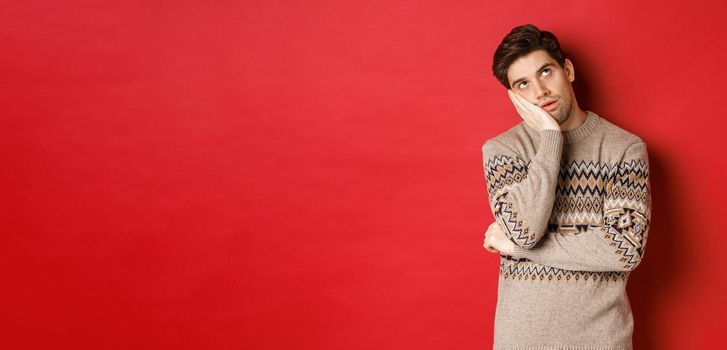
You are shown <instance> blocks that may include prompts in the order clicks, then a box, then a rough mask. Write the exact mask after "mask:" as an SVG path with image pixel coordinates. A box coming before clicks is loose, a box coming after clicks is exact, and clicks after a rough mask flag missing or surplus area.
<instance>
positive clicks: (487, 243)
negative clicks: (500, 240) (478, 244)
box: [482, 237, 497, 253]
mask: <svg viewBox="0 0 727 350" xmlns="http://www.w3.org/2000/svg"><path fill="white" fill-rule="evenodd" d="M491 241H492V239H491V238H490V237H487V238H485V243H484V244H483V245H482V246H483V247H485V249H487V251H488V252H490V253H494V252H497V249H495V247H494V246H493V245H492V242H491Z"/></svg>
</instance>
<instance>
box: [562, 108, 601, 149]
mask: <svg viewBox="0 0 727 350" xmlns="http://www.w3.org/2000/svg"><path fill="white" fill-rule="evenodd" d="M600 119H601V117H600V116H599V115H598V114H596V113H593V112H591V111H586V120H585V121H583V124H581V125H579V126H578V127H577V128H575V129H573V130H569V131H561V134H563V142H565V143H574V142H576V141H579V140H582V139H584V138H586V137H588V135H590V134H591V133H592V132H593V130H596V127H598V122H599V121H600Z"/></svg>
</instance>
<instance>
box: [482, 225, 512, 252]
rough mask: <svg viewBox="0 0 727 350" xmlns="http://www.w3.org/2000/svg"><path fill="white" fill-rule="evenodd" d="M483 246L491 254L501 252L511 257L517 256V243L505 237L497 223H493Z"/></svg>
mask: <svg viewBox="0 0 727 350" xmlns="http://www.w3.org/2000/svg"><path fill="white" fill-rule="evenodd" d="M483 246H484V247H485V249H487V250H488V251H489V252H491V253H494V252H500V253H502V254H505V255H509V256H514V255H515V243H513V241H511V240H510V239H509V238H507V236H505V233H504V232H502V230H501V229H500V225H498V224H497V222H493V223H492V224H490V227H488V228H487V232H485V243H484V244H483Z"/></svg>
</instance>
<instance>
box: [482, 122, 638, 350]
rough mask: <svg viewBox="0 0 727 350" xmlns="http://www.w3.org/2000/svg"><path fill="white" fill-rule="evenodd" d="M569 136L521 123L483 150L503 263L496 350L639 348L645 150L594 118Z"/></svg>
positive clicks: (623, 132)
mask: <svg viewBox="0 0 727 350" xmlns="http://www.w3.org/2000/svg"><path fill="white" fill-rule="evenodd" d="M586 113H587V116H586V120H585V122H584V123H583V124H581V125H580V126H579V127H578V128H576V129H574V130H570V131H565V132H561V131H558V130H543V131H541V132H539V133H538V132H537V131H536V130H535V129H533V128H531V127H530V126H528V125H527V124H526V123H525V122H521V123H519V124H518V125H516V126H514V127H513V128H511V129H509V130H507V131H505V132H503V133H501V134H499V135H497V136H495V137H494V138H492V139H490V140H488V141H487V142H485V144H484V145H483V146H482V152H483V156H484V168H485V178H486V181H487V192H488V196H489V202H490V208H491V209H492V212H493V214H494V217H495V220H496V221H497V223H498V224H499V226H500V228H501V229H502V231H503V232H504V233H505V234H506V235H507V236H508V238H510V239H511V240H512V241H513V242H514V243H515V253H514V256H507V255H504V254H502V253H501V254H500V273H499V286H498V298H497V307H496V313H495V334H494V349H632V342H631V335H632V333H633V316H632V313H631V307H630V304H629V299H628V296H627V294H626V283H627V281H628V277H629V274H630V272H631V271H633V269H634V268H636V266H638V265H639V263H640V262H641V259H642V258H643V256H644V246H645V244H646V238H647V234H648V229H649V223H650V218H651V192H650V186H649V170H648V157H647V152H646V144H644V142H643V141H642V140H641V139H640V138H639V137H638V136H636V135H634V134H632V133H630V132H628V131H626V130H624V129H622V128H620V127H618V126H616V125H614V124H612V123H610V122H609V121H607V120H605V119H603V118H601V117H600V116H599V115H597V114H595V113H593V112H591V111H586Z"/></svg>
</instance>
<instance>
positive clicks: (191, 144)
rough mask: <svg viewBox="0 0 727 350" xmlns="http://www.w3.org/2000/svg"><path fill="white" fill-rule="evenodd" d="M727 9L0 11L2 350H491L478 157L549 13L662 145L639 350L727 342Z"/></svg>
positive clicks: (269, 5) (492, 265) (493, 289)
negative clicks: (512, 63) (507, 45)
mask: <svg viewBox="0 0 727 350" xmlns="http://www.w3.org/2000/svg"><path fill="white" fill-rule="evenodd" d="M726 10H727V6H725V5H723V3H722V2H718V1H660V2H638V1H627V0H617V1H613V0H612V1H575V0H572V1H557V2H547V1H443V0H440V1H411V0H409V1H397V0H394V1H391V0H389V1H341V0H336V1H249V0H244V1H158V0H151V1H148V0H147V1H57V0H56V1H3V2H2V11H0V42H1V43H2V45H1V47H0V164H1V168H0V185H1V186H0V189H1V192H0V194H1V196H2V197H1V199H2V208H0V209H1V210H0V283H1V285H0V320H1V321H2V323H3V325H2V327H0V347H2V348H4V349H488V348H490V347H491V345H492V328H493V321H494V312H495V305H496V293H497V278H498V261H499V260H498V256H497V255H496V254H492V253H488V252H487V251H485V250H484V249H483V248H482V241H483V238H484V231H485V229H486V227H487V226H488V225H489V224H490V223H491V222H492V221H493V217H492V214H491V212H490V209H489V207H488V205H487V193H486V187H485V180H484V171H483V165H482V164H483V163H482V154H481V146H482V144H483V143H484V142H485V141H486V140H487V139H489V138H491V137H493V136H495V135H497V134H499V133H501V132H503V131H505V130H507V129H508V128H510V127H512V126H514V125H515V124H517V123H519V122H520V119H519V117H518V115H517V114H516V112H515V110H514V108H513V107H512V105H511V103H510V101H509V99H508V98H507V95H506V92H505V89H504V88H503V87H502V86H501V85H500V84H499V83H498V82H497V81H496V80H495V78H494V77H493V76H492V73H491V64H492V54H493V52H494V50H495V48H496V47H497V45H498V44H499V42H500V40H501V39H502V37H504V36H505V35H506V34H507V33H508V32H509V31H510V29H511V28H512V27H514V26H516V25H520V24H525V23H532V24H535V25H537V26H538V27H540V28H541V29H543V30H548V31H552V32H553V33H555V34H556V35H557V36H558V38H559V39H560V42H561V44H562V46H563V48H564V50H565V51H566V55H567V57H569V58H570V59H571V60H572V62H573V64H574V66H575V72H576V80H575V82H574V86H575V89H576V93H577V98H578V101H579V103H580V105H581V106H582V107H583V108H585V109H588V110H592V111H594V112H596V113H598V114H599V115H600V116H601V117H603V118H605V119H607V120H609V121H611V122H613V123H614V124H616V125H619V126H621V127H623V128H625V129H626V130H629V131H631V132H633V133H635V134H637V135H639V136H640V137H641V138H642V139H643V140H644V141H645V142H646V144H647V145H648V151H649V158H650V174H651V184H652V193H653V200H654V202H653V203H654V207H653V211H654V214H653V223H652V226H651V229H650V235H649V241H648V244H647V246H646V254H645V257H644V261H643V263H642V264H641V265H640V266H639V267H638V269H637V270H636V271H634V272H633V273H632V274H631V278H630V280H629V285H628V293H629V296H630V300H631V305H632V308H633V310H634V317H635V329H634V332H635V333H634V344H635V346H636V348H637V349H699V348H715V347H717V346H718V344H721V343H723V334H722V333H723V332H722V331H723V328H722V327H723V324H724V318H725V317H724V316H725V314H726V313H727V302H726V298H725V295H727V282H726V280H725V277H726V276H725V272H724V271H725V268H726V267H727V266H726V264H725V261H724V259H725V253H724V251H723V249H724V242H725V240H724V237H725V224H724V222H725V216H726V215H727V213H726V210H727V203H726V201H725V198H727V191H725V187H724V182H723V180H724V172H725V170H726V169H727V167H726V166H725V160H724V152H725V145H726V144H727V142H726V141H725V138H726V137H727V136H726V135H725V134H726V133H727V121H725V118H726V117H727V114H726V113H725V111H724V102H725V98H726V97H725V93H726V92H727V74H725V67H724V62H725V61H727V49H726V46H725V45H726V44H727V40H726V38H725V35H726V34H727V30H726V29H725V26H724V17H723V14H724V13H725V11H726ZM522 332H528V330H527V329H523V330H522Z"/></svg>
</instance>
